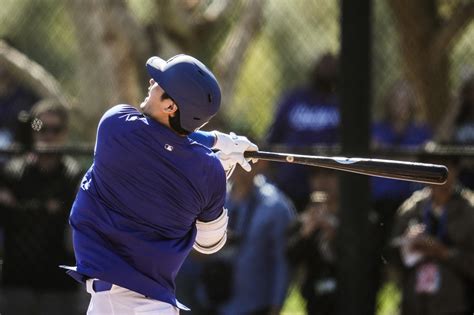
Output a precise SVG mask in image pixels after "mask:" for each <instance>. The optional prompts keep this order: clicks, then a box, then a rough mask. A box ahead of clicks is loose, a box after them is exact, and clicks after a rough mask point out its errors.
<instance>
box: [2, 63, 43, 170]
mask: <svg viewBox="0 0 474 315" xmlns="http://www.w3.org/2000/svg"><path fill="white" fill-rule="evenodd" d="M37 101H38V97H37V96H36V95H35V94H34V93H32V92H31V91H30V90H28V89H27V88H25V87H23V86H22V85H21V84H20V82H18V80H17V79H16V78H15V77H14V76H13V75H12V74H11V73H10V72H9V71H8V70H7V69H6V68H5V66H3V65H1V64H0V148H6V147H8V146H9V145H11V144H13V143H15V142H23V134H22V133H21V132H22V131H23V130H22V129H21V128H22V126H23V125H24V123H25V121H26V118H27V116H28V112H29V110H30V109H31V107H32V106H33V105H34V104H35V103H36V102H37ZM22 123H23V124H22ZM5 161H6V158H5V157H3V156H1V157H0V163H3V162H5Z"/></svg>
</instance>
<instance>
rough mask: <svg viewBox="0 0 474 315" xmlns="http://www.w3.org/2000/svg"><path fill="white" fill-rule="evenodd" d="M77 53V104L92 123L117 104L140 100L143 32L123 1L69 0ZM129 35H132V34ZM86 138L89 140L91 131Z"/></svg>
mask: <svg viewBox="0 0 474 315" xmlns="http://www.w3.org/2000/svg"><path fill="white" fill-rule="evenodd" d="M68 7H69V9H70V11H69V12H70V16H71V18H72V20H73V23H74V26H75V31H76V35H77V36H76V37H77V42H78V48H79V49H78V50H79V66H78V77H77V80H79V84H78V86H79V96H80V99H81V100H82V101H83V102H84V103H83V104H80V106H83V108H84V110H85V111H87V117H88V118H89V119H88V120H90V121H87V122H85V123H96V122H97V120H98V119H99V117H100V116H101V115H102V113H103V112H104V111H105V110H106V109H108V108H109V107H111V106H113V105H115V104H118V103H129V104H137V103H138V102H139V101H140V99H141V98H142V97H143V91H144V90H145V87H143V88H141V86H140V84H145V85H146V83H144V82H140V69H138V68H137V65H141V66H143V65H144V62H145V60H140V62H138V61H137V58H138V57H142V58H143V55H144V51H145V50H146V47H145V48H144V46H143V45H144V44H146V41H145V40H141V39H142V38H143V37H144V33H143V32H142V31H141V30H139V29H138V24H137V23H134V20H133V18H132V17H131V16H130V14H129V11H128V9H127V8H126V4H125V2H124V1H121V0H120V1H119V0H117V1H114V0H104V1H96V0H69V1H68ZM132 34H133V35H132ZM89 130H90V132H89V134H87V135H86V136H90V137H92V136H93V135H94V133H95V129H94V128H89Z"/></svg>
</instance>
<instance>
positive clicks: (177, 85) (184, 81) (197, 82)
mask: <svg viewBox="0 0 474 315" xmlns="http://www.w3.org/2000/svg"><path fill="white" fill-rule="evenodd" d="M146 68H147V70H148V73H149V74H150V76H151V77H152V78H153V80H155V82H157V83H158V84H159V85H160V86H161V88H162V89H163V90H164V91H165V92H166V93H167V94H168V95H169V96H170V97H171V98H172V99H173V100H174V101H175V102H176V104H177V105H178V108H179V112H180V123H181V126H182V127H183V128H184V129H185V130H187V131H190V132H192V131H195V130H198V129H199V128H201V127H202V126H204V125H205V124H206V123H207V122H208V121H209V120H210V119H211V118H212V117H213V116H214V115H215V114H216V113H217V111H218V110H219V107H220V104H221V89H220V87H219V83H218V82H217V79H216V78H215V76H214V75H213V74H212V72H211V71H210V70H209V69H208V68H207V67H206V66H205V65H204V64H203V63H202V62H200V61H199V60H197V59H196V58H194V57H191V56H188V55H184V54H181V55H177V56H174V57H172V58H170V59H168V60H167V61H165V60H163V59H161V58H160V57H156V56H154V57H151V58H150V59H148V61H147V62H146Z"/></svg>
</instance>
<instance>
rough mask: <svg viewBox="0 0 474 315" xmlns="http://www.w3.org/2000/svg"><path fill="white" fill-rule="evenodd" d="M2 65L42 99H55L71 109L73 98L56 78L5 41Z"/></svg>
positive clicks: (1, 44) (1, 46)
mask: <svg viewBox="0 0 474 315" xmlns="http://www.w3.org/2000/svg"><path fill="white" fill-rule="evenodd" d="M0 64H1V65H3V66H4V67H5V68H6V69H7V70H8V71H9V72H11V73H12V75H13V76H15V77H16V78H17V79H18V80H20V81H21V82H23V83H24V84H26V85H27V86H29V87H30V88H31V89H32V90H33V91H34V92H35V93H36V94H38V96H40V97H41V98H53V99H56V100H58V101H59V102H60V103H61V104H63V105H64V106H66V107H68V108H71V106H72V102H71V101H70V100H71V98H70V97H69V96H68V95H67V94H65V93H64V92H63V91H62V89H61V85H60V84H59V82H58V81H57V80H56V79H55V78H54V76H53V75H52V74H51V73H49V72H48V71H46V69H44V68H43V67H42V66H41V65H40V64H38V63H36V62H35V61H33V60H31V59H30V58H28V56H26V55H25V54H23V53H21V52H20V51H18V50H16V49H15V48H13V47H11V46H9V45H8V44H7V43H6V42H5V41H3V40H0Z"/></svg>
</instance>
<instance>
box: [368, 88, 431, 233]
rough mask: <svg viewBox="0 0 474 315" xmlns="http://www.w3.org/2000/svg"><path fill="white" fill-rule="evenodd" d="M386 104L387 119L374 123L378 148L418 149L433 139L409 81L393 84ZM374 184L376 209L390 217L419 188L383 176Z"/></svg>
mask: <svg viewBox="0 0 474 315" xmlns="http://www.w3.org/2000/svg"><path fill="white" fill-rule="evenodd" d="M384 107H385V108H384V109H385V116H384V118H383V119H382V120H380V121H377V122H375V123H374V125H373V130H372V142H373V146H374V148H379V149H397V148H400V149H403V148H405V149H415V148H417V147H420V146H422V145H424V144H425V143H426V142H428V141H429V140H430V139H431V138H432V129H431V127H430V126H429V124H427V123H425V122H422V121H419V120H418V119H417V118H416V109H417V108H416V97H415V94H414V91H413V89H412V87H411V86H410V85H409V84H408V82H406V81H398V82H396V83H395V84H394V85H393V86H392V88H391V89H390V90H389V91H388V92H387V94H386V96H385V99H384ZM371 183H372V196H373V200H374V202H375V208H376V209H377V210H378V211H379V213H383V214H386V216H387V217H391V216H392V215H393V214H394V213H395V211H396V209H397V208H398V207H399V206H400V204H401V203H402V202H403V200H405V199H406V198H408V197H409V196H410V195H411V194H412V193H413V192H414V191H415V190H416V189H417V188H419V186H417V184H414V183H412V182H407V181H399V180H393V179H385V178H379V177H377V178H376V177H374V178H372V179H371ZM387 227H388V226H387ZM388 228H389V227H388Z"/></svg>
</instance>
